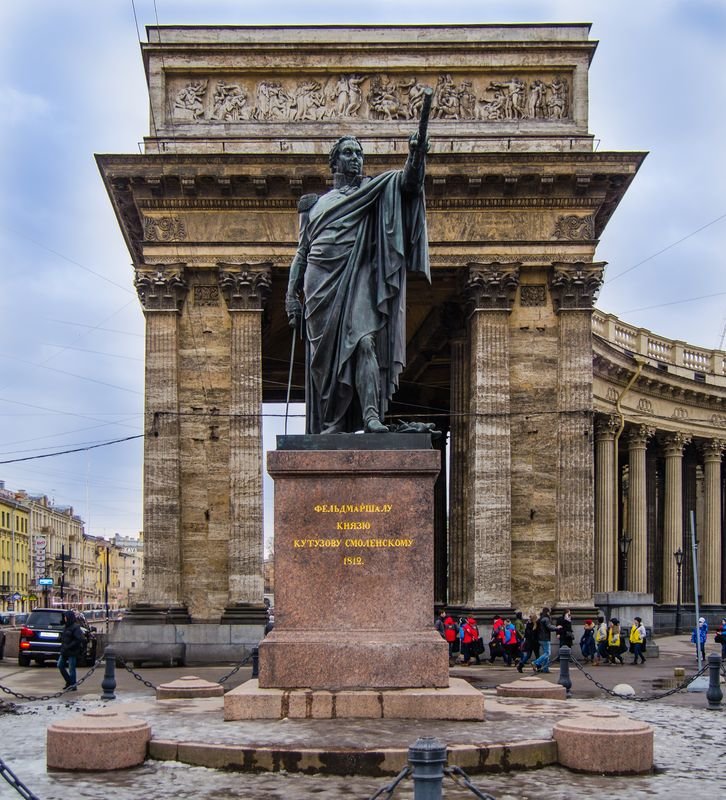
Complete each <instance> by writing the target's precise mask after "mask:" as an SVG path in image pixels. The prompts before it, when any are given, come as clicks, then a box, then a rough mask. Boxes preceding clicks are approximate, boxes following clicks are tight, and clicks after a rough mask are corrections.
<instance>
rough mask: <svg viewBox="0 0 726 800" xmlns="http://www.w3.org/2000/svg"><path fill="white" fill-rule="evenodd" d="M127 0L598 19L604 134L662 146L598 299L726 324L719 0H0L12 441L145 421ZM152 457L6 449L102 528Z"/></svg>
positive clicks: (177, 9)
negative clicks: (122, 205)
mask: <svg viewBox="0 0 726 800" xmlns="http://www.w3.org/2000/svg"><path fill="white" fill-rule="evenodd" d="M134 5H135V11H136V17H137V19H138V30H139V31H140V36H141V38H142V39H145V37H146V34H145V26H146V25H150V24H151V25H153V24H156V22H157V21H158V22H159V23H160V24H162V25H174V24H215V23H216V24H302V23H306V24H311V23H316V24H317V23H319V24H324V23H337V24H355V23H379V24H383V23H385V24H395V23H420V24H426V23H439V24H442V23H467V22H471V23H496V22H561V21H565V22H591V23H593V26H592V31H591V38H593V39H596V40H599V42H600V44H599V46H598V50H597V52H596V54H595V58H594V61H593V64H592V67H591V69H590V130H591V132H592V133H593V134H594V135H595V136H596V137H597V139H598V140H599V144H598V149H599V150H600V151H603V150H647V151H649V152H650V155H649V156H648V157H647V159H646V161H645V163H644V165H643V167H642V168H641V170H640V173H639V174H638V176H637V177H636V179H635V181H634V183H633V185H632V186H631V188H630V190H629V191H628V194H627V195H626V197H625V199H624V201H623V202H622V203H621V205H620V207H619V208H618V209H617V211H616V212H615V214H614V216H613V218H612V219H611V221H610V223H609V225H608V227H607V229H606V231H605V234H604V236H603V238H602V240H601V243H600V246H599V248H598V252H597V258H598V260H602V261H607V262H608V263H609V266H608V268H607V272H606V281H605V285H604V287H603V289H602V291H601V293H600V298H599V301H598V304H597V305H598V307H599V308H600V309H602V310H603V311H606V312H609V313H613V314H616V315H618V316H619V317H621V318H622V319H623V320H625V321H626V322H628V323H630V324H634V325H638V326H642V327H645V328H648V329H650V330H651V331H653V332H655V333H658V334H661V335H663V336H667V337H670V338H677V339H682V340H685V341H688V342H690V343H692V344H696V345H699V346H702V347H708V348H715V347H719V346H720V345H721V344H722V340H723V332H724V325H725V324H726V277H724V270H723V256H722V254H721V250H722V248H720V247H719V245H720V244H723V243H724V242H726V192H724V178H725V177H726V170H725V169H724V163H725V159H724V147H723V143H724V131H726V47H725V46H724V42H725V41H726V1H725V0H680V1H679V0H636V2H633V0H629V1H628V2H622V1H621V0H607V2H604V1H602V0H598V1H597V2H587V1H586V0H571V1H570V0H561V1H560V2H557V1H556V0H537V1H532V2H517V0H509V2H495V1H493V0H475V1H473V2H468V1H467V2H461V1H457V0H448V1H446V2H444V1H443V0H395V2H394V1H393V0H366V2H360V3H341V2H316V1H315V0H307V2H300V0H295V2H282V1H281V0H267V2H264V3H259V2H254V3H253V2H245V0H227V2H225V1H224V0H205V1H204V2H201V0H156V3H155V4H154V2H153V0H135V3H132V2H131V0H102V1H100V0H20V1H19V0H15V2H13V1H12V0H10V2H8V1H6V2H3V3H1V4H0V59H1V61H0V64H1V67H2V68H1V69H0V107H2V109H3V117H4V119H3V124H2V125H0V144H1V145H2V147H1V148H0V154H1V155H0V258H1V269H2V276H3V278H2V283H1V284H0V303H1V307H0V308H1V316H0V325H1V326H2V329H1V330H2V337H1V339H0V420H1V425H2V427H1V428H0V431H1V438H0V461H7V460H8V459H17V458H24V457H27V456H36V455H40V454H44V453H49V452H55V451H58V450H65V449H72V448H76V447H79V448H80V447H85V446H87V445H89V444H95V443H102V442H107V441H110V440H115V439H124V438H126V437H134V436H138V435H139V434H141V431H142V407H143V343H144V339H143V330H144V324H143V316H142V313H141V308H140V305H139V302H138V300H137V298H136V293H135V291H134V289H133V286H132V269H131V265H130V257H129V254H128V252H127V250H126V248H125V245H124V243H123V240H122V237H121V234H120V232H119V228H118V225H117V223H116V219H115V217H114V214H113V212H112V209H111V205H110V202H109V200H108V198H107V196H106V193H105V190H104V188H103V185H102V182H101V178H100V176H99V174H98V171H97V169H96V165H95V162H94V158H93V156H94V153H135V152H138V142H140V141H141V139H142V137H143V136H144V134H145V133H146V132H147V130H148V119H147V116H148V103H147V96H146V83H145V79H144V73H143V68H142V62H141V57H140V53H139V47H138V40H139V36H138V34H137V27H136V22H135V19H134ZM155 6H156V8H155ZM157 15H158V20H157ZM719 218H720V219H719ZM681 240H682V241H681ZM661 251H664V252H661ZM268 433H269V431H268ZM141 474H142V445H141V439H139V438H137V439H131V440H129V441H126V442H122V443H119V444H115V445H112V446H108V447H101V448H98V449H95V450H90V451H88V452H83V453H78V454H75V455H64V456H54V457H52V458H44V459H41V460H33V461H26V462H20V463H4V464H2V465H0V480H5V482H6V486H7V488H9V489H26V490H28V491H29V492H31V493H38V494H47V495H49V496H50V497H52V498H54V499H55V501H56V503H58V504H68V505H72V506H74V509H75V510H76V512H77V513H79V514H80V515H81V516H82V517H83V518H84V519H85V521H86V526H87V531H88V532H89V533H92V534H95V535H102V536H109V537H110V536H112V535H113V534H114V533H115V532H120V533H122V534H125V535H135V534H136V533H137V532H138V531H139V530H140V528H141V524H142V521H141Z"/></svg>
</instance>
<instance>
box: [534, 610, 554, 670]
mask: <svg viewBox="0 0 726 800" xmlns="http://www.w3.org/2000/svg"><path fill="white" fill-rule="evenodd" d="M556 631H557V628H555V626H554V625H553V624H552V622H551V620H550V610H549V608H547V606H545V607H544V608H543V609H542V611H541V613H540V615H539V618H538V619H537V639H538V641H539V650H540V654H539V658H536V659H535V660H534V661H533V662H532V669H534V671H535V672H549V671H550V653H551V652H552V644H551V641H550V636H551V635H552V634H553V633H556Z"/></svg>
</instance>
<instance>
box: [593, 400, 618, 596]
mask: <svg viewBox="0 0 726 800" xmlns="http://www.w3.org/2000/svg"><path fill="white" fill-rule="evenodd" d="M619 424H620V423H619V419H618V418H617V417H616V416H614V415H609V414H608V415H604V416H600V417H598V418H597V420H596V421H595V469H596V473H597V474H596V476H595V591H596V592H614V591H615V590H616V588H617V587H616V584H615V575H616V571H615V567H616V563H617V516H616V513H615V510H616V509H615V503H616V496H615V476H616V473H615V434H616V432H617V430H618V427H619Z"/></svg>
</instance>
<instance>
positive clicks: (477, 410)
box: [465, 263, 519, 606]
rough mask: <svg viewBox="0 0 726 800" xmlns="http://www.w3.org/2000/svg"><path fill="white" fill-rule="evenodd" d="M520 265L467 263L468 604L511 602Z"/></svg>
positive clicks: (506, 603)
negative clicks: (512, 388) (513, 318)
mask: <svg viewBox="0 0 726 800" xmlns="http://www.w3.org/2000/svg"><path fill="white" fill-rule="evenodd" d="M518 283H519V264H499V263H492V264H476V265H470V267H469V275H468V281H467V283H466V286H465V296H466V299H467V306H468V308H469V310H470V312H471V313H470V317H469V343H470V351H469V387H470V388H469V451H468V461H469V463H468V473H467V477H468V485H467V499H468V504H467V505H468V508H467V511H468V525H467V545H466V553H467V574H466V595H467V596H466V601H467V602H468V603H469V604H471V605H475V606H499V605H504V606H507V605H509V604H510V603H511V594H512V588H511V587H512V574H511V553H512V542H511V517H512V509H511V483H510V473H511V420H510V396H509V313H510V310H511V307H512V303H513V302H514V295H515V292H516V289H517V286H518Z"/></svg>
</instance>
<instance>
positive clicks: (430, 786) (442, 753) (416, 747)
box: [408, 736, 446, 800]
mask: <svg viewBox="0 0 726 800" xmlns="http://www.w3.org/2000/svg"><path fill="white" fill-rule="evenodd" d="M408 763H409V764H410V765H411V768H412V770H413V774H412V777H413V800H441V798H442V796H443V795H442V793H441V792H442V784H443V781H444V764H446V745H445V744H442V743H441V742H440V741H439V740H438V739H437V738H436V737H435V736H422V737H421V738H419V739H417V740H416V741H415V742H414V743H413V744H412V745H411V746H410V747H409V748H408Z"/></svg>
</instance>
